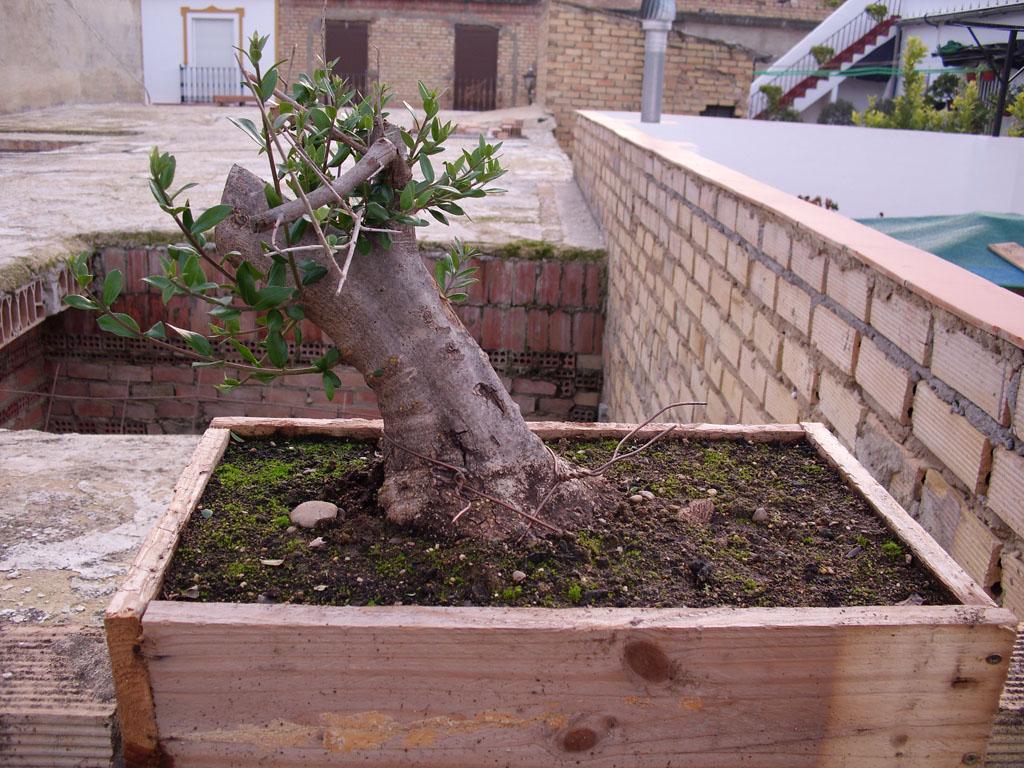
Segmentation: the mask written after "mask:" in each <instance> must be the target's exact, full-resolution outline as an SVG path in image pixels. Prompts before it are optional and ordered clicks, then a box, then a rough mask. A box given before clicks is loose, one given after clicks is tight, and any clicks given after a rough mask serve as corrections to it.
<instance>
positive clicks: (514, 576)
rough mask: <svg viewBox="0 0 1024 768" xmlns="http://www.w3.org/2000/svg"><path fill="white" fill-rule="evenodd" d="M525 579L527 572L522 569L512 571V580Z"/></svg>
mask: <svg viewBox="0 0 1024 768" xmlns="http://www.w3.org/2000/svg"><path fill="white" fill-rule="evenodd" d="M525 579H526V574H525V573H523V572H522V571H512V581H514V582H517V583H518V582H520V581H524V580H525Z"/></svg>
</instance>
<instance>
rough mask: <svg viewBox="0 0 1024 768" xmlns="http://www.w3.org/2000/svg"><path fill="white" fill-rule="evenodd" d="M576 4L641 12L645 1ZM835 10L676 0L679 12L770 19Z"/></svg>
mask: <svg viewBox="0 0 1024 768" xmlns="http://www.w3.org/2000/svg"><path fill="white" fill-rule="evenodd" d="M572 2H574V3H575V4H576V5H582V6H588V7H590V8H603V9H606V10H622V11H638V10H640V4H641V2H642V0H572ZM833 10H834V9H833V8H832V7H831V6H830V5H829V0H797V2H786V3H781V2H779V0H676V12H677V13H701V14H717V15H721V16H754V17H758V18H767V19H800V20H806V21H820V20H822V19H824V18H825V17H826V16H828V15H829V14H830V13H832V11H833Z"/></svg>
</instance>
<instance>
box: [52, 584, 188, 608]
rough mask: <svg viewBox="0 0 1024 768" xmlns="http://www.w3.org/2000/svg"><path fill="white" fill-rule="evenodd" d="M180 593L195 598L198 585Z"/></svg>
mask: <svg viewBox="0 0 1024 768" xmlns="http://www.w3.org/2000/svg"><path fill="white" fill-rule="evenodd" d="M182 595H184V596H185V597H187V598H189V599H190V600H195V599H196V598H197V597H199V587H197V586H196V585H195V584H193V585H192V586H191V587H189V588H188V589H186V590H185V591H184V592H182ZM71 610H73V611H77V610H78V608H77V607H75V608H72V609H71Z"/></svg>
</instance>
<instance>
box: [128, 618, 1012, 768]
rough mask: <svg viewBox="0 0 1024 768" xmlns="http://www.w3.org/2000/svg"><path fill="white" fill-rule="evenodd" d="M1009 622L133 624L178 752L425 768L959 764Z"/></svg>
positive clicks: (994, 685) (974, 748) (214, 761)
mask: <svg viewBox="0 0 1024 768" xmlns="http://www.w3.org/2000/svg"><path fill="white" fill-rule="evenodd" d="M1010 622H1012V616H1011V615H1010V614H1009V612H1007V611H1004V610H1001V609H996V608H966V607H901V608H846V609H829V608H805V609H741V610H730V609H711V610H672V609H661V610H654V609H648V610H633V609H568V610H544V609H501V608H497V609H490V608H475V609H474V608H466V609H444V608H440V609H439V608H412V607H395V608H324V607H315V606H290V605H269V606H253V605H224V604H207V605H198V604H182V603H167V602H154V603H153V604H152V605H151V607H150V609H149V611H148V612H147V614H146V616H145V618H144V621H143V623H144V627H145V651H144V652H145V655H146V656H147V658H148V659H149V665H150V674H151V676H152V680H153V692H154V696H155V699H156V705H157V710H158V712H159V713H160V726H161V734H162V738H163V740H164V743H165V748H166V750H167V753H168V755H169V756H170V757H171V758H172V759H173V760H175V762H176V764H177V765H180V766H184V765H203V766H228V765H245V764H256V763H258V762H259V761H261V760H266V761H268V762H271V761H272V762H273V764H274V765H276V766H293V765H294V766H299V765H311V764H315V765H355V764H359V765H376V766H394V765H417V766H438V768H440V767H441V766H444V768H457V767H459V766H467V767H468V766H474V768H478V767H481V766H507V765H515V766H523V767H527V766H537V767H538V768H540V767H541V766H543V767H544V768H548V767H550V766H570V765H573V766H575V765H578V764H584V765H588V766H595V767H597V768H611V766H630V768H644V767H645V766H665V765H672V766H694V767H696V766H700V767H701V768H714V767H715V766H720V767H721V768H735V766H737V765H739V764H742V765H745V766H763V767H764V768H774V767H776V766H777V767H779V768H782V766H785V767H786V768H792V767H793V766H843V768H851V767H857V766H883V765H891V764H899V765H903V766H922V767H923V766H929V767H930V766H936V765H958V764H959V763H960V761H961V759H962V757H963V756H964V755H965V754H977V755H979V756H980V755H982V754H983V750H984V745H985V739H986V737H987V735H988V730H989V727H990V722H991V717H992V713H993V712H994V711H995V708H996V703H997V701H998V698H999V690H1000V686H1001V684H1002V680H1003V675H1004V673H1005V670H1006V665H1007V663H1008V659H1009V657H1010V650H1011V648H1012V644H1013V636H1014V633H1013V630H1012V629H1011V628H1010V626H1008V624H1009V623H1010ZM996 657H998V659H997V658H996Z"/></svg>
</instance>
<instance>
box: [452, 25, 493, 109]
mask: <svg viewBox="0 0 1024 768" xmlns="http://www.w3.org/2000/svg"><path fill="white" fill-rule="evenodd" d="M497 90H498V30H497V29H496V28H495V27H471V26H469V25H466V24H457V25H455V104H454V106H455V109H471V110H484V109H494V108H495V106H496V103H495V102H496V95H497Z"/></svg>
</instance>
